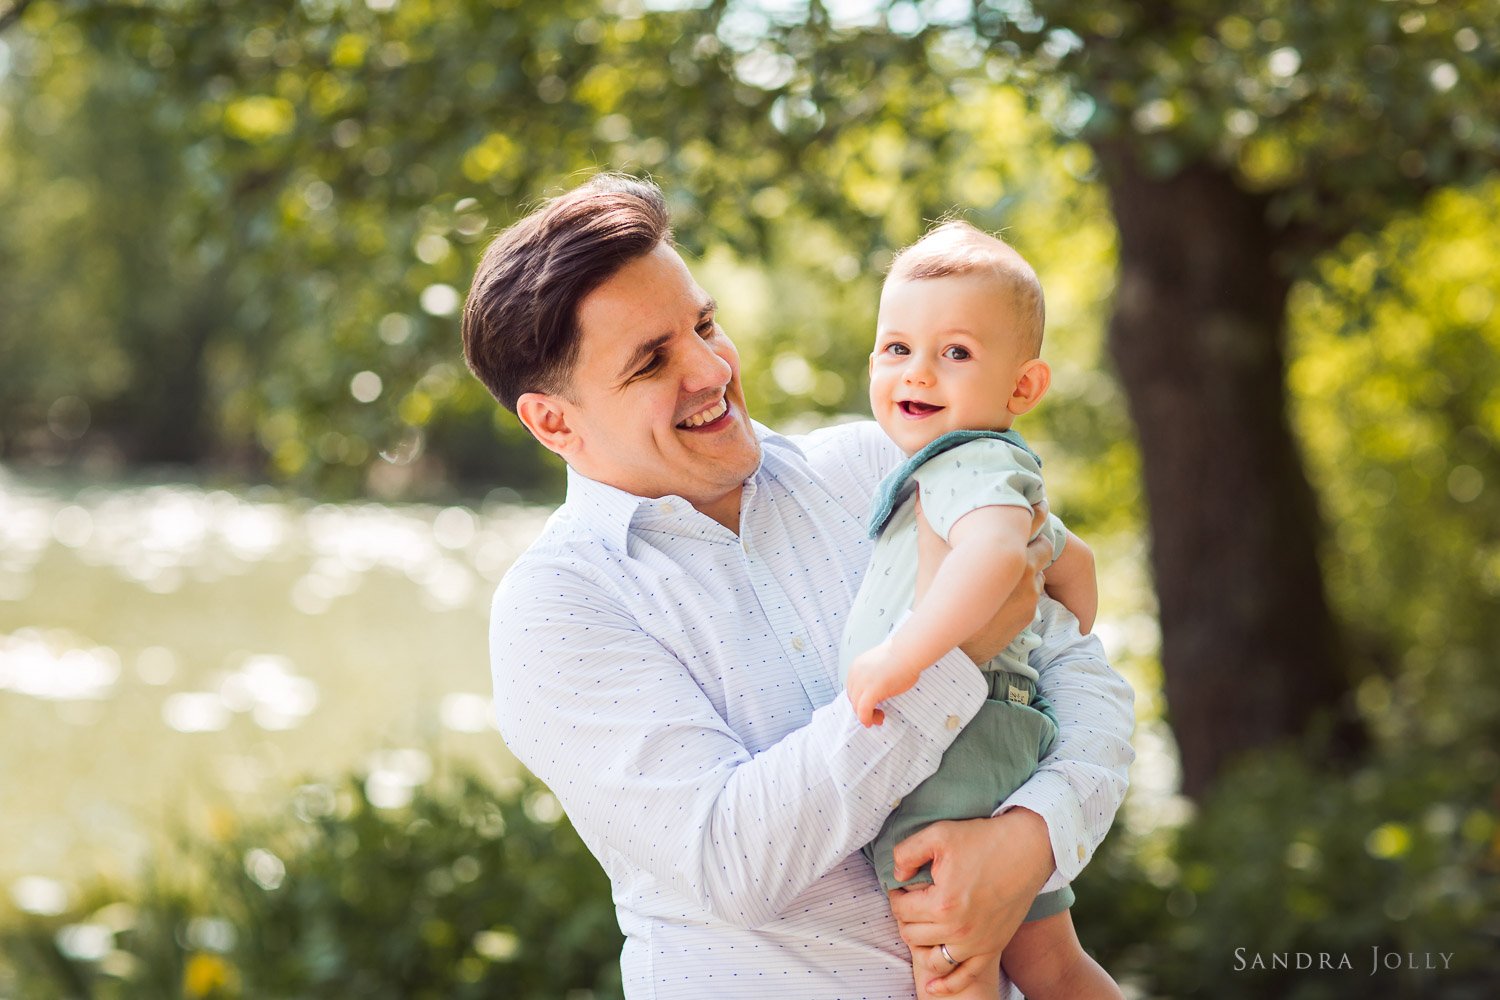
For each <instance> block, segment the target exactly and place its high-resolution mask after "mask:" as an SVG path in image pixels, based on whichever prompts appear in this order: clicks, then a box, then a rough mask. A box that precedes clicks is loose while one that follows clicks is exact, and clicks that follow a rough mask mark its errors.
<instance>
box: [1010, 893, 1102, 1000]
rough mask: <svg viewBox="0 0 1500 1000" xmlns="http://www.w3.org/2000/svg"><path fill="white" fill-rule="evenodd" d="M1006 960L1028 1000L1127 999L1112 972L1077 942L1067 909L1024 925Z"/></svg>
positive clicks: (1011, 943)
mask: <svg viewBox="0 0 1500 1000" xmlns="http://www.w3.org/2000/svg"><path fill="white" fill-rule="evenodd" d="M1003 961H1004V965H1005V974H1006V975H1007V976H1009V977H1010V978H1011V979H1012V980H1014V981H1015V984H1016V986H1017V987H1019V988H1020V990H1021V992H1022V993H1024V994H1025V995H1026V997H1027V1000H1051V998H1057V1000H1064V998H1066V1000H1074V998H1078V1000H1124V994H1123V993H1121V992H1120V987H1119V986H1117V985H1115V981H1114V980H1113V979H1111V978H1110V977H1109V973H1107V972H1105V971H1104V969H1103V968H1102V967H1101V966H1100V965H1099V963H1098V962H1096V961H1094V960H1093V959H1092V958H1090V957H1089V954H1088V952H1086V951H1084V950H1083V945H1081V944H1079V943H1078V935H1077V933H1075V932H1074V930H1073V917H1072V915H1071V914H1069V913H1068V911H1067V910H1064V911H1063V912H1061V913H1058V914H1055V915H1053V916H1050V917H1046V918H1043V919H1041V920H1033V921H1031V922H1030V923H1025V924H1022V925H1021V926H1020V928H1019V929H1018V930H1017V931H1016V936H1015V937H1013V938H1011V939H1010V944H1008V945H1006V947H1005V955H1004V959H1003ZM992 995H993V994H992Z"/></svg>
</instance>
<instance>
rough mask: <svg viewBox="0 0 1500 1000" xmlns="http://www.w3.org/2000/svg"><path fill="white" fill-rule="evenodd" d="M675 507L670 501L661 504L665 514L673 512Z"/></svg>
mask: <svg viewBox="0 0 1500 1000" xmlns="http://www.w3.org/2000/svg"><path fill="white" fill-rule="evenodd" d="M674 509H675V508H673V506H672V505H671V504H670V503H664V504H662V505H661V512H662V513H663V514H670V513H672V511H673V510H674Z"/></svg>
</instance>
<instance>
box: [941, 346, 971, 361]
mask: <svg viewBox="0 0 1500 1000" xmlns="http://www.w3.org/2000/svg"><path fill="white" fill-rule="evenodd" d="M943 357H945V358H950V359H952V360H954V361H967V360H969V358H970V357H971V355H970V354H969V349H968V348H967V347H958V346H954V347H950V348H948V349H947V350H946V351H944V352H943Z"/></svg>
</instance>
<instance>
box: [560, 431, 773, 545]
mask: <svg viewBox="0 0 1500 1000" xmlns="http://www.w3.org/2000/svg"><path fill="white" fill-rule="evenodd" d="M750 425H751V427H753V428H754V430H755V436H756V439H757V440H759V441H760V465H758V466H757V467H756V469H755V472H753V473H751V475H750V478H749V479H747V480H745V498H744V499H745V502H746V503H748V502H749V501H750V499H751V497H753V496H754V495H755V494H756V492H757V490H756V480H758V479H759V478H760V477H761V476H763V475H768V474H770V472H768V470H767V468H766V466H767V458H768V457H771V461H772V463H773V464H774V463H776V462H778V461H779V460H780V455H779V454H776V452H778V451H779V449H782V448H790V449H792V450H794V451H795V450H797V446H796V445H795V444H793V443H792V442H791V441H789V440H787V439H786V438H785V437H783V436H782V435H780V434H777V433H776V432H775V431H773V430H771V429H770V428H768V427H766V426H765V425H764V424H761V423H759V422H757V421H754V420H752V421H750ZM566 506H567V509H568V512H569V514H570V515H571V516H572V517H573V518H574V519H576V521H577V522H578V523H579V524H580V525H581V526H583V527H584V528H586V529H587V530H588V531H589V532H591V533H592V534H594V535H597V536H598V537H599V538H601V539H602V540H603V541H605V542H606V543H608V544H610V545H612V546H613V547H615V548H617V549H618V550H619V551H621V552H625V551H627V550H628V546H627V543H628V540H629V538H630V530H631V528H633V527H638V526H641V525H644V524H647V523H651V522H655V524H654V525H653V526H663V521H664V520H666V519H674V520H675V519H676V518H679V517H682V516H685V515H687V514H688V513H689V512H690V511H691V510H692V505H690V504H689V503H688V502H687V501H686V500H684V499H683V498H682V497H680V496H675V495H671V496H664V497H659V498H652V497H638V496H636V495H635V494H634V493H627V492H626V491H624V490H622V489H619V488H618V487H615V486H610V485H608V484H607V483H601V482H599V481H598V480H596V479H590V478H589V477H587V476H585V475H584V474H583V473H581V472H578V471H577V470H575V469H574V468H573V467H572V466H568V494H567V503H566ZM693 533H694V534H698V532H693Z"/></svg>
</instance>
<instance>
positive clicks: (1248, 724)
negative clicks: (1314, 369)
mask: <svg viewBox="0 0 1500 1000" xmlns="http://www.w3.org/2000/svg"><path fill="white" fill-rule="evenodd" d="M1095 152H1096V153H1097V155H1098V156H1099V160H1100V163H1101V165H1102V167H1103V171H1104V176H1105V182H1106V184H1107V186H1108V189H1109V193H1110V198H1111V200H1112V202H1113V206H1114V215H1115V219H1116V221H1117V223H1118V225H1119V232H1120V280H1119V287H1118V290H1117V292H1116V299H1115V310H1114V315H1113V317H1112V318H1111V321H1110V325H1109V347H1110V353H1111V355H1112V356H1113V359H1114V363H1115V365H1116V367H1117V369H1118V370H1119V373H1120V377H1121V379H1122V381H1123V383H1124V386H1125V390H1126V394H1127V396H1128V399H1129V405H1130V412H1131V415H1132V417H1133V418H1134V421H1135V424H1136V429H1137V433H1138V434H1139V439H1140V446H1141V459H1142V463H1143V467H1144V470H1143V471H1144V477H1145V486H1146V500H1147V503H1148V505H1149V509H1150V527H1151V562H1152V569H1153V571H1154V573H1155V577H1156V588H1157V596H1158V600H1159V603H1160V612H1161V630H1162V651H1161V653H1162V670H1163V673H1164V675H1165V681H1166V698H1167V707H1168V712H1169V721H1170V722H1171V725H1172V729H1173V732H1174V733H1175V734H1176V737H1177V743H1178V747H1179V749H1180V751H1181V756H1182V770H1183V790H1184V791H1185V792H1186V793H1187V794H1188V795H1190V796H1193V797H1199V796H1201V795H1202V793H1203V792H1204V791H1205V790H1206V789H1207V787H1208V786H1209V784H1210V783H1211V782H1212V780H1213V778H1214V777H1215V775H1217V774H1218V773H1219V772H1220V771H1221V769H1222V768H1223V767H1224V766H1225V765H1226V764H1227V763H1228V762H1229V761H1230V760H1231V759H1232V758H1234V757H1235V756H1236V755H1238V754H1240V753H1241V752H1243V751H1246V750H1250V749H1253V748H1257V747H1264V746H1268V745H1272V744H1275V743H1277V742H1281V741H1284V740H1287V739H1290V738H1294V737H1298V736H1302V735H1304V734H1306V733H1308V732H1309V731H1310V730H1311V729H1312V728H1313V727H1314V726H1316V725H1317V724H1318V719H1319V718H1320V716H1324V715H1325V714H1326V716H1327V718H1329V719H1330V720H1333V721H1334V722H1335V723H1336V728H1335V729H1334V730H1332V732H1334V733H1335V735H1336V738H1337V740H1338V741H1339V742H1341V743H1342V744H1343V745H1344V746H1346V747H1353V746H1354V745H1357V743H1358V742H1359V735H1358V732H1357V730H1355V729H1353V728H1352V727H1351V725H1350V724H1349V723H1348V721H1347V720H1348V718H1350V716H1348V715H1347V713H1346V711H1345V703H1347V700H1348V699H1347V695H1348V693H1349V678H1348V675H1347V672H1346V663H1345V660H1344V656H1343V651H1342V644H1341V642H1340V635H1339V630H1338V628H1337V626H1336V624H1335V622H1334V620H1333V617H1332V615H1331V613H1330V610H1329V607H1328V602H1327V600H1326V598H1325V594H1324V590H1323V579H1322V574H1321V572H1320V570H1319V565H1318V558H1317V549H1318V541H1319V537H1320V534H1321V529H1320V523H1319V518H1318V512H1317V506H1316V503H1315V502H1314V499H1313V495H1312V491H1311V488H1310V487H1309V485H1308V481H1307V477H1306V475H1305V474H1304V472H1303V469H1302V464H1301V459H1300V456H1299V455H1298V452H1297V448H1296V445H1295V443H1294V441H1293V438H1292V435H1291V431H1290V428H1289V425H1288V422H1287V414H1286V396H1285V356H1284V345H1285V325H1286V306H1287V294H1288V291H1289V287H1290V281H1289V279H1288V278H1287V277H1286V276H1285V275H1284V274H1283V272H1282V270H1281V268H1279V267H1278V264H1279V261H1278V259H1277V257H1278V254H1277V236H1276V233H1275V232H1274V231H1273V230H1272V228H1271V227H1270V225H1269V224H1268V222H1267V221H1266V217H1265V212H1264V204H1263V201H1262V199H1260V198H1259V197H1257V196H1255V195H1252V194H1249V193H1247V192H1245V191H1243V190H1242V189H1240V188H1238V187H1237V186H1236V185H1235V184H1234V181H1233V179H1232V178H1231V177H1230V176H1228V175H1227V174H1225V173H1222V172H1220V171H1218V170H1216V169H1214V168H1211V167H1208V166H1204V165H1197V166H1194V167H1191V168H1189V169H1187V170H1184V171H1182V172H1180V173H1178V174H1176V175H1175V176H1172V177H1170V178H1165V179H1162V178H1156V177H1152V176H1149V175H1148V174H1147V173H1146V172H1145V171H1143V170H1142V169H1141V167H1140V165H1139V163H1138V162H1137V159H1136V155H1135V152H1134V150H1132V149H1131V148H1129V147H1125V146H1113V145H1107V144H1102V143H1101V144H1100V145H1099V147H1098V148H1096V150H1095Z"/></svg>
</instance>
